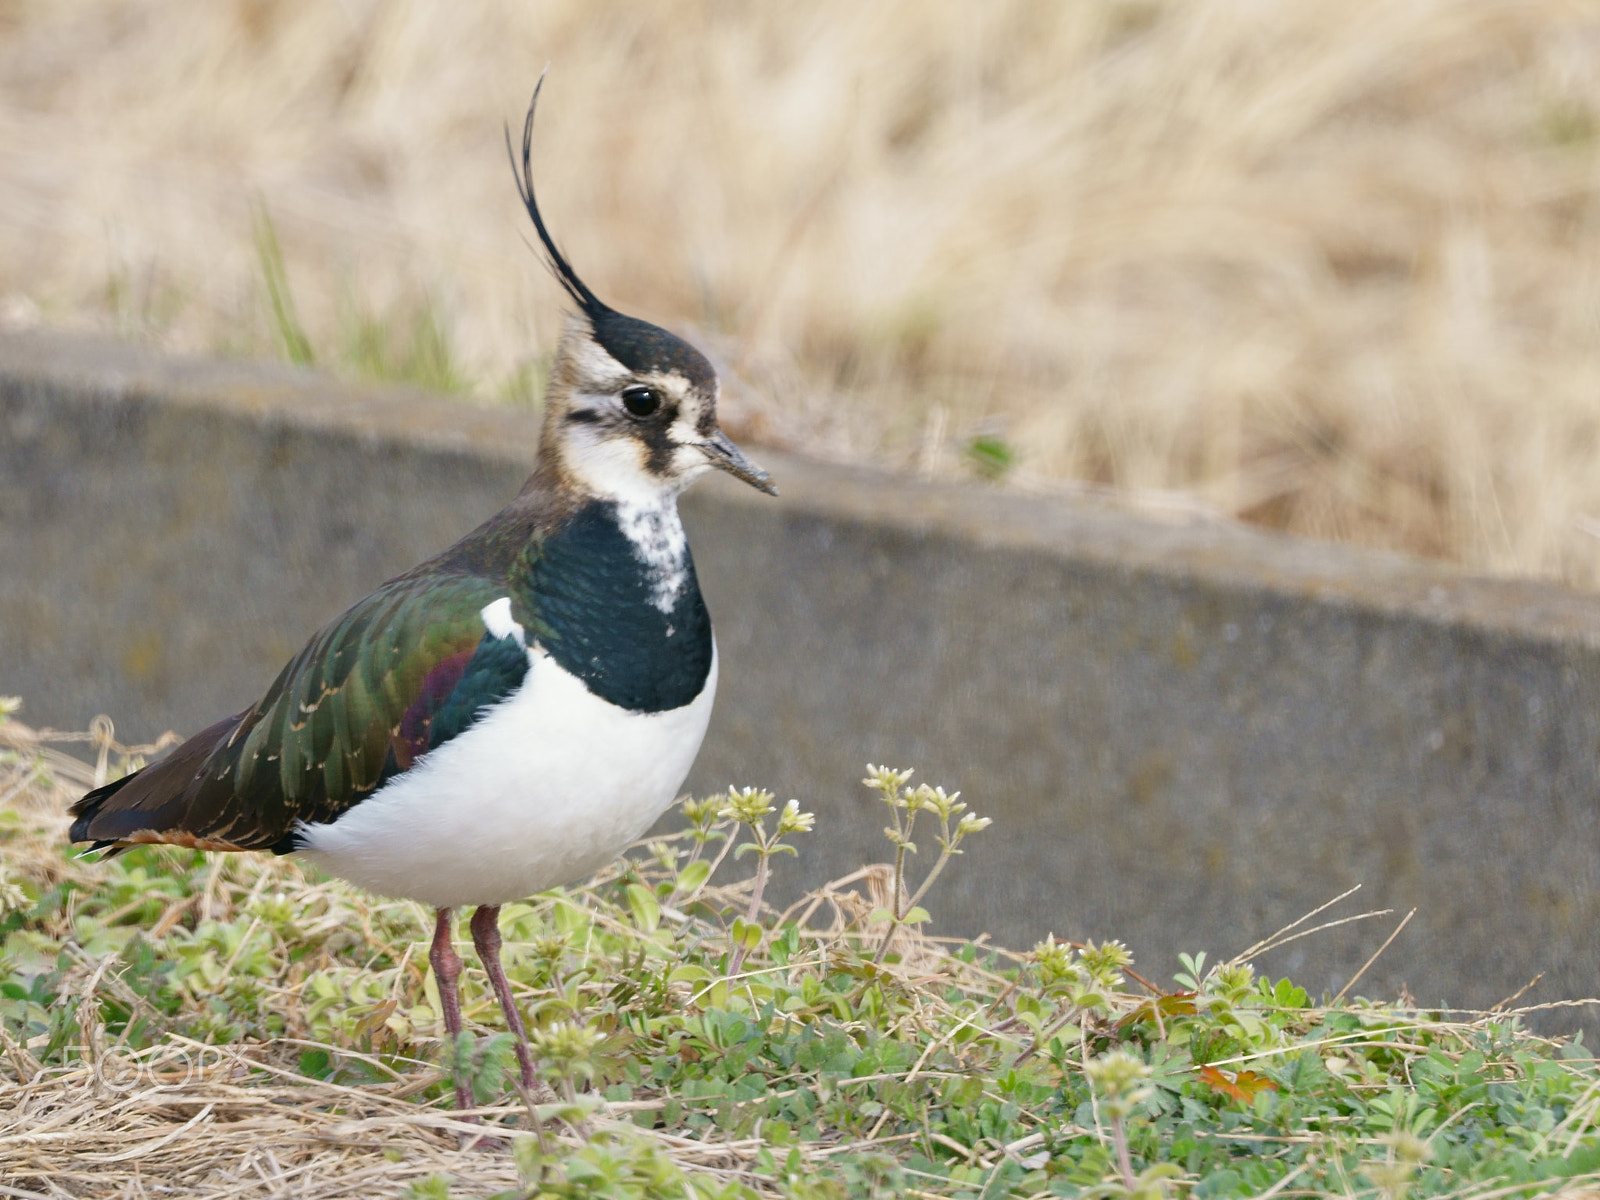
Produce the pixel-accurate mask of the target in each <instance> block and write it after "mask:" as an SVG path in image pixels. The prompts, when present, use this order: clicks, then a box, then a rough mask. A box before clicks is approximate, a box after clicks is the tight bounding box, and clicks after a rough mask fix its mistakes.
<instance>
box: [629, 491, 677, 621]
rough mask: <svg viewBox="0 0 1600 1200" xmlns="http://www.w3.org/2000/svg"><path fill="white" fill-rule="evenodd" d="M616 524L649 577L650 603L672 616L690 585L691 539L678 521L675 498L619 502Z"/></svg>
mask: <svg viewBox="0 0 1600 1200" xmlns="http://www.w3.org/2000/svg"><path fill="white" fill-rule="evenodd" d="M616 505H617V522H618V524H619V525H620V526H621V527H622V533H623V536H625V537H626V538H627V539H628V541H630V542H631V543H633V552H634V554H635V555H636V556H637V557H638V559H639V561H640V562H642V563H643V564H644V565H645V568H646V570H647V571H648V572H649V576H650V603H651V604H653V605H654V606H655V607H656V608H658V609H660V610H661V611H662V612H664V613H668V612H671V611H672V609H673V606H674V605H675V604H677V602H678V597H679V596H680V595H681V594H682V593H683V589H684V585H685V584H687V583H688V582H689V539H688V538H687V537H685V536H684V533H683V522H682V521H681V520H680V519H679V518H678V498H677V497H676V496H663V497H657V499H656V501H655V502H654V503H653V504H652V503H638V502H636V501H634V500H632V499H623V498H620V497H619V498H618V499H617V501H616Z"/></svg>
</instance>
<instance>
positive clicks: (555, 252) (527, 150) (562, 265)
mask: <svg viewBox="0 0 1600 1200" xmlns="http://www.w3.org/2000/svg"><path fill="white" fill-rule="evenodd" d="M547 69H548V68H547ZM544 76H545V73H544V71H540V72H539V82H538V83H536V84H534V86H533V99H531V100H529V101H528V115H527V116H526V117H524V118H523V121H522V160H521V162H520V163H519V162H518V161H517V152H516V150H515V149H514V148H513V147H512V144H511V126H510V125H507V126H506V153H507V154H508V155H510V156H511V175H512V177H513V178H514V179H515V180H516V181H517V194H518V195H519V196H521V197H522V206H523V207H524V208H526V209H527V210H528V216H530V217H532V218H533V227H534V229H535V230H536V231H537V232H538V234H539V241H540V242H542V243H543V244H544V250H545V254H546V256H547V257H548V261H549V264H550V270H551V271H553V272H554V273H555V277H556V278H557V279H559V280H560V281H561V286H562V287H564V288H565V289H566V290H567V295H569V296H571V297H572V299H573V301H574V302H575V303H576V304H577V305H578V307H579V308H581V309H583V311H584V315H586V316H587V317H588V318H589V320H590V321H591V322H595V321H599V320H600V319H601V318H602V317H604V316H605V315H606V314H608V313H611V312H613V311H614V310H613V309H612V308H611V306H610V305H608V304H606V303H604V302H603V301H602V300H601V299H600V298H599V297H598V296H596V295H595V294H594V293H593V292H591V291H590V290H589V285H588V284H586V283H584V281H583V280H581V279H579V278H578V273H577V272H576V271H574V270H573V269H572V264H571V263H569V262H568V261H567V257H566V255H564V254H562V253H561V249H560V247H558V246H557V245H556V242H555V239H554V238H552V237H551V236H550V231H549V230H548V229H546V228H545V226H544V218H543V217H542V216H540V215H539V202H538V200H536V199H535V198H534V195H533V114H534V111H535V110H536V109H537V108H538V107H539V91H540V89H541V88H543V87H544Z"/></svg>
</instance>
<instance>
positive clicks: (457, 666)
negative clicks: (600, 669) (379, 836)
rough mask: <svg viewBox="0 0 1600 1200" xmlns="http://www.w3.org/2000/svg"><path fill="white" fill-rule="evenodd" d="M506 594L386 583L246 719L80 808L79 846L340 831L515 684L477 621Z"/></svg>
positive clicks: (263, 839)
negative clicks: (381, 790)
mask: <svg viewBox="0 0 1600 1200" xmlns="http://www.w3.org/2000/svg"><path fill="white" fill-rule="evenodd" d="M504 594H505V589H504V588H503V587H502V586H499V585H496V584H495V583H494V582H492V581H490V580H488V579H485V578H482V577H480V576H476V575H467V574H463V575H457V576H449V577H445V578H443V579H441V578H439V577H438V576H437V575H427V576H420V575H412V576H403V577H401V578H400V579H398V580H395V581H393V582H391V583H389V584H386V585H385V586H384V587H382V588H380V589H379V590H378V591H376V592H374V593H373V594H372V595H371V596H369V597H367V598H366V599H365V600H363V601H361V602H359V603H357V604H356V605H354V606H353V607H352V608H350V609H349V610H348V611H347V612H345V613H344V614H343V615H342V616H340V617H339V618H338V619H337V620H335V621H333V622H332V623H331V624H330V625H329V626H328V627H327V628H326V629H324V630H323V631H322V632H321V633H319V634H318V635H317V636H316V637H314V638H313V639H312V640H311V641H310V642H309V643H307V645H306V646H305V648H304V649H302V650H301V651H300V653H299V654H297V655H296V656H295V657H294V658H293V659H292V660H291V661H290V662H289V663H288V664H287V665H286V666H285V667H284V669H283V671H282V672H281V673H280V674H279V675H278V678H277V679H276V680H275V681H274V683H273V685H272V687H271V688H270V689H269V690H268V691H267V694H266V695H265V696H263V697H262V699H261V700H260V701H259V702H258V703H257V704H256V705H255V706H254V707H252V708H250V709H248V710H246V711H245V712H243V713H240V714H239V715H238V716H237V717H234V718H232V719H230V720H227V721H222V722H219V723H218V724H216V725H213V726H212V727H211V728H210V729H208V730H206V731H205V732H204V733H201V734H198V735H196V736H195V737H194V738H192V739H190V741H188V742H186V743H184V744H183V745H182V746H180V747H179V748H178V749H177V750H175V751H173V752H172V753H171V754H170V755H169V756H168V757H167V758H165V759H163V760H162V761H161V762H158V763H156V764H154V765H152V766H150V767H147V768H145V769H144V770H143V771H140V772H138V773H137V774H135V775H133V776H130V777H128V778H126V779H121V780H117V781H116V782H115V783H113V784H110V785H107V786H106V787H104V788H99V789H96V790H95V791H93V792H90V793H89V794H88V795H86V796H85V797H84V798H83V799H82V800H80V801H78V803H77V804H75V805H74V806H73V809H72V812H73V815H74V816H75V817H76V818H77V820H76V821H75V822H74V824H73V827H72V838H73V840H74V841H87V840H93V841H96V842H97V843H107V844H112V845H119V844H127V843H128V842H130V841H132V840H135V839H137V840H140V841H166V840H171V841H178V842H181V843H183V844H191V845H197V844H215V845H217V846H218V847H220V848H225V849H268V848H272V849H279V850H283V849H290V848H292V842H293V830H294V827H295V825H296V824H297V823H298V822H306V823H308V824H315V823H317V822H322V821H329V820H332V819H334V818H335V817H337V816H338V815H339V814H340V813H342V812H344V811H346V810H347V809H349V808H350V806H351V805H353V804H357V803H359V802H360V801H361V800H362V799H363V798H364V797H366V796H368V795H370V794H371V793H372V792H373V791H375V790H376V789H377V788H378V787H380V786H381V785H382V783H383V782H384V781H385V780H386V779H387V778H388V777H389V776H390V775H392V774H393V773H394V772H396V771H403V770H407V769H409V768H410V767H411V766H412V765H413V764H414V763H415V762H416V760H417V759H418V758H419V757H421V755H423V754H425V753H426V752H427V751H428V750H429V749H431V748H432V747H433V746H436V745H438V744H439V743H440V742H441V741H444V740H448V738H449V737H452V736H455V734H457V733H459V732H460V731H461V730H462V729H464V728H465V727H466V725H468V724H470V723H471V720H472V718H473V716H475V715H476V713H477V712H478V711H480V710H481V709H482V707H483V706H484V705H487V704H491V703H494V702H496V701H497V700H499V699H501V698H503V697H504V696H505V695H507V694H509V692H510V691H513V690H515V688H516V687H517V686H519V685H520V684H521V682H522V678H523V676H524V675H525V674H526V672H527V669H528V661H527V656H526V654H525V653H524V652H523V651H522V649H521V647H520V646H519V645H517V644H516V643H515V641H514V640H513V639H512V638H496V637H495V636H494V635H493V634H491V633H490V632H489V631H488V629H487V628H486V626H485V625H484V621H483V616H482V611H483V609H484V607H485V606H487V605H488V604H490V603H491V602H493V601H494V600H496V599H498V598H499V597H501V596H502V595H504ZM519 619H521V620H524V621H527V620H528V619H529V618H528V615H527V614H525V613H524V614H521V616H520V618H519ZM502 643H504V644H502ZM508 650H514V651H515V652H514V653H508ZM441 714H444V715H445V719H444V720H443V721H436V718H438V717H440V716H441ZM436 725H437V726H438V727H437V728H436Z"/></svg>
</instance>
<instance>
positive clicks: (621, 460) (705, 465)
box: [552, 328, 771, 505]
mask: <svg viewBox="0 0 1600 1200" xmlns="http://www.w3.org/2000/svg"><path fill="white" fill-rule="evenodd" d="M686 349H687V347H686ZM562 353H563V354H564V355H566V356H567V364H566V365H567V366H568V368H569V371H570V374H569V379H570V390H569V391H568V392H567V395H566V398H565V404H564V406H563V407H562V410H561V411H560V413H559V414H553V416H554V418H555V420H556V422H557V423H556V424H555V425H554V426H553V427H552V432H553V433H554V434H555V436H557V437H558V438H559V439H560V441H559V444H558V451H559V453H560V455H561V459H562V464H563V466H564V467H565V468H566V470H567V473H568V474H569V475H570V476H571V477H572V478H573V480H574V481H575V482H577V483H578V484H579V485H580V486H581V487H582V488H583V489H584V490H585V491H588V492H590V493H591V494H593V495H598V496H605V497H609V498H613V499H617V500H623V501H627V502H629V503H630V504H635V505H641V504H651V503H660V502H662V501H664V500H669V499H670V498H671V497H673V496H676V495H677V494H678V493H679V492H681V491H683V489H684V488H686V487H688V486H689V485H690V484H691V483H693V482H694V481H695V480H696V479H698V478H699V477H700V476H702V475H704V474H705V473H706V472H707V471H708V470H710V469H711V468H712V467H714V466H715V467H721V468H723V469H724V470H727V471H728V472H729V473H730V474H733V475H735V476H736V477H738V478H741V479H744V480H745V481H746V482H749V483H751V484H753V485H754V486H757V487H764V488H770V486H771V485H770V484H769V483H767V482H766V476H765V473H764V472H761V471H760V469H759V468H757V467H755V466H753V464H751V463H750V462H749V461H748V460H747V459H745V458H744V456H743V455H742V454H740V453H739V451H738V450H737V449H736V448H735V447H734V446H733V444H732V443H731V442H729V441H728V439H727V438H726V437H725V436H724V435H723V434H722V432H721V431H720V430H719V429H718V428H717V419H716V412H717V383H716V379H715V378H714V377H711V378H710V379H709V382H706V381H701V382H696V381H693V380H691V379H690V378H689V377H688V375H687V374H684V373H679V372H677V371H674V370H653V371H646V372H639V371H630V370H629V369H628V368H627V367H626V366H624V365H623V364H622V363H620V362H618V361H617V359H615V358H614V357H612V355H610V354H609V353H607V352H606V350H605V348H604V347H603V346H601V345H600V344H599V343H598V342H597V341H596V340H595V339H594V338H593V337H592V336H590V335H589V331H588V330H587V329H583V328H574V329H571V330H569V331H568V336H567V339H566V340H565V342H564V343H563V346H562Z"/></svg>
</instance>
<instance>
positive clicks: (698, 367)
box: [506, 71, 716, 391]
mask: <svg viewBox="0 0 1600 1200" xmlns="http://www.w3.org/2000/svg"><path fill="white" fill-rule="evenodd" d="M543 87H544V72H543V71H541V72H540V73H539V82H538V83H537V84H535V85H534V88H533V99H531V100H529V101H528V115H527V116H526V117H525V118H523V122H522V158H521V160H520V161H519V160H518V158H517V152H516V149H515V147H514V146H513V145H512V141H511V127H510V126H509V125H508V126H506V153H507V154H508V155H510V157H511V174H512V176H513V177H514V178H515V179H516V181H517V194H518V195H519V196H521V197H522V206H523V207H524V208H526V209H527V210H528V216H530V217H531V218H533V228H534V229H535V230H536V231H537V232H538V234H539V241H540V242H541V243H542V244H543V245H544V251H545V259H546V261H547V262H548V263H549V266H550V270H551V271H552V272H553V273H554V274H555V277H556V278H557V279H558V280H560V281H561V286H562V287H563V288H565V289H566V292H567V295H569V296H571V297H572V299H573V301H574V302H575V303H576V304H577V305H578V307H579V308H580V309H582V310H583V315H584V316H586V317H588V318H589V325H590V327H591V328H592V329H593V330H594V336H595V338H596V340H597V341H599V343H600V344H601V345H602V346H604V347H605V349H606V352H607V353H609V354H610V355H611V356H612V357H613V358H615V359H616V360H617V361H618V362H619V363H621V364H622V365H623V366H625V367H627V368H628V370H630V371H639V372H650V371H675V372H678V373H679V374H682V375H683V376H685V377H686V378H687V379H689V380H690V381H691V382H692V383H694V384H695V385H696V386H697V387H700V388H702V389H703V390H706V391H711V390H714V389H715V387H716V371H715V370H713V368H712V366H711V364H710V362H708V361H707V360H706V357H705V355H703V354H701V353H700V351H698V350H696V349H695V348H694V347H693V346H691V345H689V343H688V342H686V341H684V340H683V339H682V338H680V337H677V336H676V335H675V334H671V333H668V332H667V331H666V330H665V329H662V328H661V327H660V326H659V325H652V324H650V323H649V322H648V321H641V320H639V319H638V318H637V317H630V316H627V315H626V314H624V313H619V312H617V311H616V309H614V308H612V307H611V306H610V305H609V304H606V303H605V302H604V301H602V300H601V299H600V298H599V297H598V296H596V295H595V294H594V293H593V292H591V291H590V290H589V285H588V284H586V283H584V281H583V280H581V279H579V278H578V273H577V272H576V271H574V270H573V269H572V264H571V263H569V262H568V261H567V256H566V255H564V254H562V253H561V250H560V248H559V247H558V246H557V245H556V242H555V239H554V238H553V237H551V236H550V231H549V230H548V229H546V228H545V224H544V217H542V216H541V215H540V214H539V202H538V200H536V199H535V198H534V195H533V114H534V111H535V110H536V109H537V108H538V107H539V90H540V89H541V88H543Z"/></svg>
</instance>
